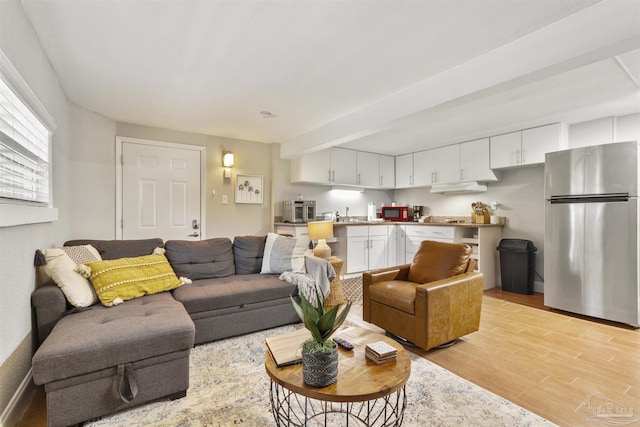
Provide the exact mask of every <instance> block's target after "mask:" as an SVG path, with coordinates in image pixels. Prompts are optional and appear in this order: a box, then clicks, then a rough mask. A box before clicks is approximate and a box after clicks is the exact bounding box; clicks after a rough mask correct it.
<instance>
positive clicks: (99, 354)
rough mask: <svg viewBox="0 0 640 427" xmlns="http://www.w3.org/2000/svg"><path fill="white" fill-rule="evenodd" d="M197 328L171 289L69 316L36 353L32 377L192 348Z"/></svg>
mask: <svg viewBox="0 0 640 427" xmlns="http://www.w3.org/2000/svg"><path fill="white" fill-rule="evenodd" d="M194 336H195V327H194V325H193V322H192V321H191V318H190V317H189V315H188V314H187V312H186V310H185V309H184V307H183V306H182V304H180V303H179V302H178V301H176V300H175V299H173V297H172V296H171V294H169V293H161V294H155V295H148V296H146V297H144V298H138V299H135V300H130V301H126V302H124V303H123V304H120V305H118V306H116V307H110V308H107V307H103V306H101V305H99V304H97V305H94V306H92V307H91V308H89V309H86V310H84V311H81V312H77V313H73V314H69V315H67V316H65V317H63V318H62V319H60V321H59V322H58V323H57V324H56V325H55V326H54V328H53V330H52V331H51V334H50V335H49V337H48V338H47V339H46V341H45V342H44V343H43V344H42V345H41V346H40V348H39V349H38V351H37V352H36V353H35V355H34V356H33V379H34V382H35V383H36V384H45V383H49V382H51V381H56V380H60V379H64V378H69V377H73V376H76V375H80V374H84V373H88V372H94V371H99V370H101V369H105V368H110V367H113V366H117V365H121V364H125V363H129V362H134V361H138V360H144V359H147V358H150V357H154V356H159V355H163V354H168V353H171V352H174V351H180V350H185V349H190V348H191V347H193V343H194Z"/></svg>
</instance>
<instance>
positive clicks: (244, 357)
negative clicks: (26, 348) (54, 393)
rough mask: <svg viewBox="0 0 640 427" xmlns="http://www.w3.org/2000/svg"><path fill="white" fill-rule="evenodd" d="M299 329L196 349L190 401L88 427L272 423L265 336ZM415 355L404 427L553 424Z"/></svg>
mask: <svg viewBox="0 0 640 427" xmlns="http://www.w3.org/2000/svg"><path fill="white" fill-rule="evenodd" d="M354 308H355V307H354ZM358 308H359V307H358ZM299 327H301V325H289V326H283V327H280V328H276V329H273V330H269V331H263V332H257V333H254V334H250V335H245V336H241V337H236V338H231V339H227V340H223V341H218V342H213V343H208V344H204V345H200V346H197V347H196V348H195V349H194V350H193V352H192V354H191V378H190V388H189V391H188V393H187V396H186V397H184V398H182V399H179V400H176V401H158V402H155V403H150V404H146V405H142V406H140V407H138V408H134V409H130V410H127V411H123V412H121V413H118V414H115V415H112V416H109V417H105V418H103V419H101V420H96V421H93V422H89V423H86V424H85V425H86V426H91V427H106V426H109V427H116V426H118V427H120V426H125V425H126V426H181V427H187V426H189V427H195V426H237V425H245V426H273V425H275V421H274V419H273V416H272V413H271V407H270V403H269V377H268V376H267V374H266V372H265V369H264V354H265V347H264V339H265V338H266V337H267V336H273V335H277V334H281V333H283V332H287V331H290V330H293V329H295V328H299ZM409 354H410V355H411V359H412V367H411V377H410V379H409V382H408V383H407V389H406V390H407V402H408V403H407V409H406V412H405V418H404V424H403V425H405V426H474V427H481V426H491V427H497V426H549V425H552V424H551V423H549V422H548V421H546V420H544V419H542V418H540V417H538V416H537V415H535V414H533V413H531V412H529V411H527V410H526V409H523V408H521V407H519V406H517V405H515V404H513V403H511V402H509V401H507V400H505V399H503V398H501V397H499V396H497V395H495V394H493V393H491V392H489V391H487V390H484V389H482V388H480V387H478V386H476V385H474V384H473V383H471V382H469V381H466V380H464V379H462V378H460V377H458V376H456V375H454V374H452V373H451V372H449V371H447V370H445V369H443V368H440V367H439V366H437V365H435V364H433V363H431V362H429V361H427V360H425V359H423V358H421V357H419V356H416V355H414V354H413V353H411V352H409ZM311 425H315V424H311ZM337 425H340V424H337ZM349 425H353V423H350V424H349Z"/></svg>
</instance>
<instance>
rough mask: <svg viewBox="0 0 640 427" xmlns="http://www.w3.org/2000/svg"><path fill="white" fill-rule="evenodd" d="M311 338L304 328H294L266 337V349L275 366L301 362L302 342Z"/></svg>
mask: <svg viewBox="0 0 640 427" xmlns="http://www.w3.org/2000/svg"><path fill="white" fill-rule="evenodd" d="M310 338H311V332H309V330H307V329H306V328H300V329H296V330H295V331H291V332H287V333H284V334H281V335H276V336H274V337H268V338H266V339H265V340H264V341H265V344H266V345H267V349H268V350H269V352H270V353H271V357H273V361H274V362H276V366H277V367H281V366H287V365H293V364H295V363H301V362H302V343H303V342H305V341H307V340H308V339H310Z"/></svg>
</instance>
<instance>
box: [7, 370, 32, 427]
mask: <svg viewBox="0 0 640 427" xmlns="http://www.w3.org/2000/svg"><path fill="white" fill-rule="evenodd" d="M35 389H36V386H35V385H34V384H33V375H32V373H31V369H29V372H27V376H26V377H25V378H24V379H23V380H22V382H21V383H20V387H18V389H17V390H16V392H15V394H14V395H13V397H12V398H11V400H10V401H9V404H8V405H7V407H6V408H5V409H4V411H3V412H2V414H0V427H14V426H15V425H16V424H18V421H19V420H20V417H21V416H22V414H23V413H24V410H25V409H27V405H28V404H29V399H31V395H32V394H33V392H34V391H35Z"/></svg>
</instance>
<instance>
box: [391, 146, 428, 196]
mask: <svg viewBox="0 0 640 427" xmlns="http://www.w3.org/2000/svg"><path fill="white" fill-rule="evenodd" d="M433 151H434V150H424V151H418V152H417V153H413V167H412V170H413V186H415V187H423V186H425V185H431V184H433V179H434V175H435V173H436V169H435V163H436V160H435V154H434V152H433ZM396 167H397V165H396Z"/></svg>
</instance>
